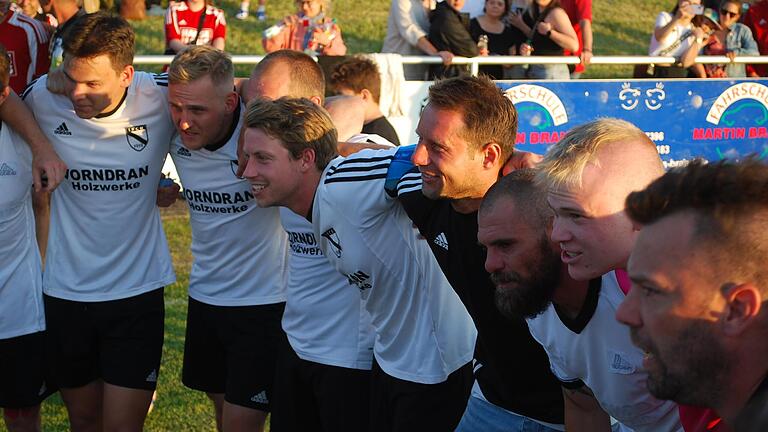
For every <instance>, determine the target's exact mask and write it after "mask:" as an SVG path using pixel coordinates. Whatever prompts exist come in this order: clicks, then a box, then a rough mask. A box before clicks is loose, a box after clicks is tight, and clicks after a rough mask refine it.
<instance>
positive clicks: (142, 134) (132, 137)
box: [125, 125, 149, 152]
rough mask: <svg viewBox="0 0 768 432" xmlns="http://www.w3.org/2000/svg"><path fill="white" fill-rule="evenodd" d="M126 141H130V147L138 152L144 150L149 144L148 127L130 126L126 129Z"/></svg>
mask: <svg viewBox="0 0 768 432" xmlns="http://www.w3.org/2000/svg"><path fill="white" fill-rule="evenodd" d="M125 139H126V140H128V145H129V146H131V148H132V149H134V150H136V151H137V152H140V151H142V150H144V147H146V146H147V143H148V142H149V132H148V131H147V125H139V126H128V127H127V128H125Z"/></svg>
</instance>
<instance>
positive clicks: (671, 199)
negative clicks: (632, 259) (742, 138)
mask: <svg viewBox="0 0 768 432" xmlns="http://www.w3.org/2000/svg"><path fill="white" fill-rule="evenodd" d="M683 211H690V212H692V213H693V214H694V215H695V220H696V227H695V230H694V240H697V246H696V248H697V249H698V248H701V245H711V247H707V248H706V249H708V250H709V251H710V252H711V253H714V254H716V255H717V257H718V258H717V260H716V261H717V262H725V263H730V265H729V268H732V269H733V270H734V271H740V272H745V273H747V274H746V275H745V276H747V277H752V278H756V279H758V280H762V281H765V282H768V266H766V260H768V232H766V230H765V227H766V226H768V165H766V164H765V163H763V162H761V161H760V160H758V159H757V158H756V157H750V158H747V159H745V160H743V161H741V162H734V161H728V160H723V161H720V162H717V163H706V162H705V161H702V160H696V161H693V162H691V163H690V164H688V165H687V166H685V167H681V168H674V169H672V170H670V171H669V172H667V173H666V174H664V175H663V176H662V177H660V178H658V179H657V180H655V181H654V182H653V183H651V184H650V185H649V186H648V187H647V188H646V189H645V190H642V191H638V192H632V193H631V194H629V196H628V197H627V201H626V212H627V214H628V215H629V217H630V218H631V219H632V220H634V221H635V222H638V223H640V224H644V225H648V224H653V223H655V222H657V221H659V220H660V219H662V218H664V217H666V216H670V215H672V214H675V213H678V212H683ZM713 262H715V261H713ZM764 288H768V287H764Z"/></svg>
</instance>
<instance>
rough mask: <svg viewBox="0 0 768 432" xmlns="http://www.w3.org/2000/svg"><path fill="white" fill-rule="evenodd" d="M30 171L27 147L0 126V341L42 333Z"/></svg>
mask: <svg viewBox="0 0 768 432" xmlns="http://www.w3.org/2000/svg"><path fill="white" fill-rule="evenodd" d="M31 166H32V153H31V152H30V150H29V148H28V147H27V145H26V144H25V143H24V142H23V141H22V139H21V138H20V137H19V136H17V135H16V134H15V133H14V132H13V131H12V130H11V128H10V127H8V126H7V125H6V124H5V123H0V191H2V193H0V263H2V264H0V339H7V338H12V337H16V336H22V335H25V334H29V333H34V332H38V331H41V330H45V316H44V313H43V279H42V273H41V268H40V252H39V250H38V248H37V241H36V239H35V216H34V214H33V212H32V170H31Z"/></svg>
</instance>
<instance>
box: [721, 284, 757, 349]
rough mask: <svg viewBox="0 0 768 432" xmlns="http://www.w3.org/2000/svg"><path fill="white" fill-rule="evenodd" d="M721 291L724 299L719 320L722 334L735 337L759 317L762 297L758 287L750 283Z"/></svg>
mask: <svg viewBox="0 0 768 432" xmlns="http://www.w3.org/2000/svg"><path fill="white" fill-rule="evenodd" d="M723 291H724V297H725V309H724V310H723V314H722V318H721V321H722V325H723V332H724V333H725V334H726V335H730V336H736V335H739V334H741V333H743V332H744V331H746V330H747V329H749V328H750V327H751V326H752V325H753V324H754V323H755V319H756V318H757V317H758V316H759V315H760V307H761V306H762V302H763V300H764V299H763V295H762V294H761V293H760V290H759V289H758V287H756V286H755V285H754V284H752V283H750V282H748V283H743V284H739V285H732V286H730V287H727V288H725V289H724V290H723Z"/></svg>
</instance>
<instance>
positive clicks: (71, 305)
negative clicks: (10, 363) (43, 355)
mask: <svg viewBox="0 0 768 432" xmlns="http://www.w3.org/2000/svg"><path fill="white" fill-rule="evenodd" d="M43 300H44V301H45V319H46V321H47V325H48V330H47V334H48V337H47V339H48V343H47V344H46V345H47V348H48V358H49V359H50V361H49V365H50V368H51V370H52V371H53V377H54V379H55V380H56V382H57V383H58V384H59V387H61V388H64V389H66V388H77V387H82V386H84V385H86V384H88V383H90V382H93V381H95V380H97V379H101V380H103V381H104V382H106V383H108V384H112V385H116V386H120V387H126V388H132V389H140V390H154V389H155V388H156V387H157V377H158V374H159V373H160V358H161V356H162V353H163V330H164V328H163V327H164V321H165V304H164V302H163V288H159V289H156V290H154V291H150V292H147V293H144V294H140V295H137V296H134V297H128V298H124V299H119V300H110V301H103V302H79V301H71V300H63V299H59V298H55V297H50V296H47V295H43Z"/></svg>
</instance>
